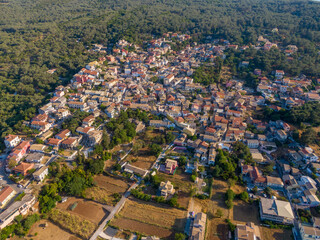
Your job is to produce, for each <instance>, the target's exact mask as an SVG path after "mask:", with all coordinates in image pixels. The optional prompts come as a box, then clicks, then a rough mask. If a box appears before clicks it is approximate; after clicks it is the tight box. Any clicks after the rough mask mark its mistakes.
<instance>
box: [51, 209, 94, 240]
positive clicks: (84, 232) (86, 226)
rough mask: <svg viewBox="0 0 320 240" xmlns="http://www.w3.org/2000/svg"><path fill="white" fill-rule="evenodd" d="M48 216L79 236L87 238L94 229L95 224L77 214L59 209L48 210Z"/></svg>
mask: <svg viewBox="0 0 320 240" xmlns="http://www.w3.org/2000/svg"><path fill="white" fill-rule="evenodd" d="M49 218H50V219H51V220H52V221H53V222H54V223H56V224H58V225H59V226H61V227H62V228H64V229H67V230H69V231H71V232H73V233H75V234H77V235H78V236H80V237H81V238H84V239H88V238H89V237H90V235H91V234H92V232H93V231H94V230H95V228H96V225H95V224H94V223H92V222H90V221H88V220H85V219H83V218H81V217H80V216H78V215H74V214H70V213H68V212H64V211H62V210H59V209H54V210H52V211H51V212H50V214H49Z"/></svg>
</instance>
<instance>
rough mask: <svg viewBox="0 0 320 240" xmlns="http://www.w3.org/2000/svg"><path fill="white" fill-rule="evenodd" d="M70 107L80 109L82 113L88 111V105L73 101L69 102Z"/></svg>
mask: <svg viewBox="0 0 320 240" xmlns="http://www.w3.org/2000/svg"><path fill="white" fill-rule="evenodd" d="M68 106H69V107H70V108H76V109H80V110H81V111H84V110H86V109H87V103H85V102H75V101H71V102H68Z"/></svg>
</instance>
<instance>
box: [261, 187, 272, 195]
mask: <svg viewBox="0 0 320 240" xmlns="http://www.w3.org/2000/svg"><path fill="white" fill-rule="evenodd" d="M263 191H264V193H265V194H267V196H268V197H270V196H271V195H272V189H271V188H270V187H266V188H265V189H264V190H263Z"/></svg>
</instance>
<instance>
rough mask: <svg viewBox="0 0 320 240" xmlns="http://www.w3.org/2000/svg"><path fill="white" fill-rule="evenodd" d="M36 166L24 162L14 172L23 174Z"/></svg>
mask: <svg viewBox="0 0 320 240" xmlns="http://www.w3.org/2000/svg"><path fill="white" fill-rule="evenodd" d="M33 166H34V164H33V163H25V162H22V163H20V164H19V165H18V166H16V167H15V168H14V169H13V170H14V171H15V172H21V173H25V172H26V171H28V170H30V169H32V168H33Z"/></svg>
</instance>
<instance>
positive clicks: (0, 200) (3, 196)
mask: <svg viewBox="0 0 320 240" xmlns="http://www.w3.org/2000/svg"><path fill="white" fill-rule="evenodd" d="M15 194H16V192H15V191H14V190H13V188H12V187H10V186H6V187H4V188H2V189H1V191H0V207H1V208H2V207H3V206H4V205H6V203H7V202H8V201H10V200H11V199H12V198H13V197H14V195H15Z"/></svg>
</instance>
